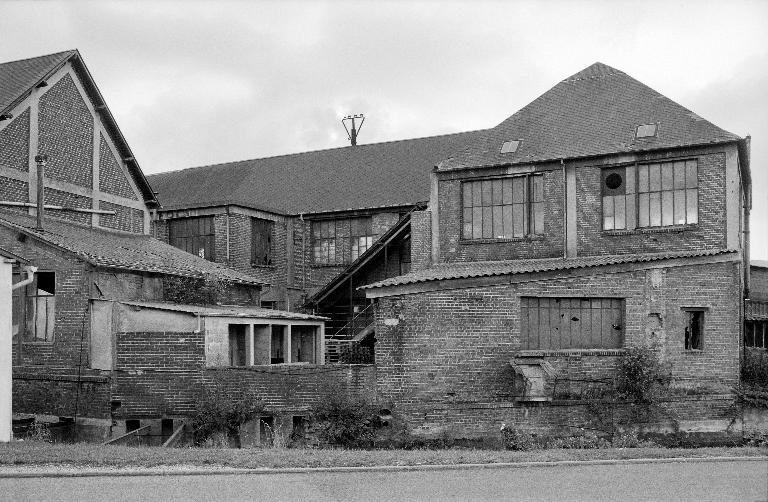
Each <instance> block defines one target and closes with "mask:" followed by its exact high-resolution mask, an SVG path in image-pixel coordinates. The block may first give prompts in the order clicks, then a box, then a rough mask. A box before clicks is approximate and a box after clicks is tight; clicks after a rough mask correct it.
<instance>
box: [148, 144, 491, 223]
mask: <svg viewBox="0 0 768 502" xmlns="http://www.w3.org/2000/svg"><path fill="white" fill-rule="evenodd" d="M482 133H483V131H472V132H465V133H458V134H446V135H443V136H432V137H428V138H418V139H409V140H402V141H389V142H385V143H374V144H369V145H358V146H356V147H352V146H348V147H343V148H333V149H329V150H319V151H315V152H306V153H298V154H292V155H280V156H277V157H268V158H263V159H254V160H244V161H240V162H229V163H226V164H217V165H212V166H203V167H196V168H190V169H184V170H181V171H174V172H168V173H162V174H156V175H152V176H149V181H150V183H151V184H152V187H153V188H154V189H155V190H156V191H157V192H158V198H159V200H160V202H161V204H162V206H163V209H181V208H194V207H205V206H218V205H226V204H236V205H241V206H244V207H250V208H254V209H261V210H264V211H270V212H275V213H279V214H299V213H311V212H325V211H340V210H349V209H364V208H376V207H386V206H407V205H413V204H415V203H417V202H423V201H427V200H429V190H430V186H429V173H430V171H431V170H432V168H433V167H434V166H435V165H437V163H438V162H440V161H441V160H442V159H444V158H445V157H447V156H449V155H450V154H451V153H452V152H453V151H455V150H457V149H460V148H461V147H463V146H464V145H465V144H467V143H468V142H470V141H473V140H475V139H477V138H479V137H480V135H481V134H482Z"/></svg>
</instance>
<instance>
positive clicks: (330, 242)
mask: <svg viewBox="0 0 768 502" xmlns="http://www.w3.org/2000/svg"><path fill="white" fill-rule="evenodd" d="M312 243H313V244H312V245H313V256H314V261H315V264H318V265H344V264H347V263H351V262H352V261H354V260H356V259H357V258H358V257H359V256H360V255H362V254H363V253H365V252H366V251H367V250H368V248H369V247H371V245H372V244H373V230H372V225H371V218H370V217H361V218H345V219H340V220H323V221H314V222H312Z"/></svg>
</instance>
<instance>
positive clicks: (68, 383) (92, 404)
mask: <svg viewBox="0 0 768 502" xmlns="http://www.w3.org/2000/svg"><path fill="white" fill-rule="evenodd" d="M109 402H110V378H109V376H106V375H104V374H101V373H100V372H95V371H89V370H84V371H82V372H81V374H80V375H79V376H78V374H77V371H76V370H75V371H66V370H61V369H56V368H48V367H24V368H14V372H13V411H14V412H15V413H37V414H43V415H56V416H63V417H72V416H75V415H78V416H81V417H83V416H85V417H90V418H109V413H110V403H109ZM75 407H77V409H75Z"/></svg>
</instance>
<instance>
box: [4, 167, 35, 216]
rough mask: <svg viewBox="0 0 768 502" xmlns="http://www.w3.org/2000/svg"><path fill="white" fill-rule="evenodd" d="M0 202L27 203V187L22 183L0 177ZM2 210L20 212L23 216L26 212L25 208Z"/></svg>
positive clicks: (6, 208)
mask: <svg viewBox="0 0 768 502" xmlns="http://www.w3.org/2000/svg"><path fill="white" fill-rule="evenodd" d="M0 200H7V201H12V202H28V201H29V187H28V185H27V184H26V183H25V182H23V181H19V180H15V179H12V178H6V177H4V176H0ZM2 209H3V210H4V211H14V212H22V213H24V214H26V213H27V212H28V209H27V208H25V207H10V206H8V207H3V208H2Z"/></svg>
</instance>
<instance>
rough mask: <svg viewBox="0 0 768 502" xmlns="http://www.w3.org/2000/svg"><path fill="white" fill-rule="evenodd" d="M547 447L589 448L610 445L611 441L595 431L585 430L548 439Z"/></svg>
mask: <svg viewBox="0 0 768 502" xmlns="http://www.w3.org/2000/svg"><path fill="white" fill-rule="evenodd" d="M546 447H547V448H549V449H554V448H562V449H567V450H572V449H579V450H589V449H594V448H606V447H610V443H608V441H606V440H605V439H602V438H600V437H598V435H597V434H595V432H594V431H584V432H583V433H581V434H577V435H575V436H567V437H558V438H554V439H551V440H549V441H547V443H546Z"/></svg>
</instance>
